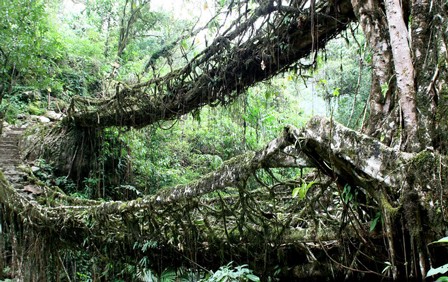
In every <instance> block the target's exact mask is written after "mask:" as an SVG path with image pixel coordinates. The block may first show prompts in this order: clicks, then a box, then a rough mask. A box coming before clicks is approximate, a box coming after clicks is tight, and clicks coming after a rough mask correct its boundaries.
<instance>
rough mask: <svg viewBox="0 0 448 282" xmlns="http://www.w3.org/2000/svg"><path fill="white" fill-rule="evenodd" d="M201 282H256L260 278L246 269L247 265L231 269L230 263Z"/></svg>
mask: <svg viewBox="0 0 448 282" xmlns="http://www.w3.org/2000/svg"><path fill="white" fill-rule="evenodd" d="M200 281H201V282H238V281H253V282H258V281H260V278H259V277H258V276H256V275H255V274H253V273H252V270H250V269H249V268H247V264H243V265H240V266H236V267H232V262H230V263H229V264H227V265H225V266H221V267H220V268H219V269H218V271H216V272H215V273H213V275H211V276H210V277H208V278H205V279H202V280H200Z"/></svg>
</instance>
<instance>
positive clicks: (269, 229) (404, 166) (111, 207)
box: [0, 117, 448, 271]
mask: <svg viewBox="0 0 448 282" xmlns="http://www.w3.org/2000/svg"><path fill="white" fill-rule="evenodd" d="M447 164H448V159H447V157H446V156H442V155H439V154H438V153H436V152H432V151H430V150H426V151H423V152H420V153H418V154H414V153H404V152H400V151H398V150H395V149H394V148H390V147H387V146H385V145H383V144H382V143H380V142H379V141H377V140H375V139H373V138H370V137H368V136H366V135H362V134H361V133H358V132H355V131H353V130H351V129H348V128H346V127H344V126H342V125H339V124H337V123H334V122H333V121H332V120H329V119H326V118H321V117H315V118H313V119H312V120H311V121H310V122H309V123H308V124H307V125H306V126H305V127H304V128H301V129H297V128H294V127H293V126H287V127H285V130H284V132H283V134H282V135H281V136H280V137H279V138H277V139H275V140H273V141H271V142H270V143H269V144H268V145H267V146H266V147H265V148H264V149H263V150H260V151H258V152H256V153H248V154H245V155H241V156H238V157H235V158H233V159H231V160H229V161H227V162H225V163H224V164H223V165H222V166H221V167H220V168H219V169H217V170H216V171H215V172H212V173H210V174H208V175H206V176H204V177H203V178H201V179H199V180H197V181H195V182H193V183H190V184H187V185H179V186H176V187H174V188H172V189H166V190H163V191H161V192H160V193H158V194H157V195H154V196H146V197H143V198H139V199H136V200H133V201H127V202H122V201H114V202H99V201H92V200H82V199H76V198H71V197H68V196H66V195H64V194H62V193H60V192H55V191H54V190H52V189H50V188H46V187H42V188H43V189H44V191H45V192H44V194H43V196H41V197H40V198H38V199H37V201H34V200H29V199H28V198H26V197H24V196H23V195H22V194H20V193H18V192H17V190H15V189H14V187H12V186H11V185H9V184H8V183H7V181H6V180H5V179H4V177H1V179H0V187H1V189H0V200H1V203H2V205H3V206H4V207H6V208H7V209H8V210H10V211H11V212H13V213H14V214H16V215H18V216H19V217H20V218H22V221H23V222H24V224H26V225H28V226H30V227H32V228H34V229H35V230H36V231H40V232H45V233H46V234H53V236H57V237H58V238H59V239H60V240H61V241H62V242H65V243H71V244H77V245H79V244H84V245H86V244H87V245H88V244H93V245H95V244H101V245H102V244H107V245H109V246H112V248H114V247H113V246H115V247H117V246H120V247H119V248H118V249H119V250H122V251H123V252H128V253H129V252H132V251H134V250H133V246H134V243H135V242H157V243H158V244H159V245H164V246H170V249H172V250H175V251H176V252H179V253H181V254H183V255H184V256H186V257H188V258H189V259H195V258H196V259H197V258H198V257H197V254H198V252H199V250H200V252H201V254H202V255H203V257H207V256H209V257H213V256H217V255H219V254H221V256H222V257H221V260H225V259H224V257H226V258H227V259H230V257H228V256H232V257H233V259H237V258H238V257H239V256H240V255H242V256H245V257H244V259H248V258H247V254H248V253H249V254H250V256H253V258H252V259H253V261H255V263H260V264H261V265H265V266H266V265H276V264H278V263H279V261H276V258H277V259H279V258H278V256H277V255H275V253H276V252H277V251H278V250H279V249H280V248H281V246H283V247H284V246H287V245H293V246H296V247H297V248H299V249H300V250H302V251H301V253H302V255H304V254H305V255H304V258H303V261H302V263H303V264H307V263H308V262H309V261H307V259H306V254H309V255H310V256H311V257H315V253H314V254H313V252H316V251H315V249H316V246H314V247H309V246H308V247H306V246H307V245H306V244H308V242H322V246H324V245H325V244H327V243H325V242H337V241H334V240H337V239H338V238H340V236H341V233H340V230H339V228H340V226H341V222H344V218H343V217H342V214H343V208H342V206H339V208H338V206H336V207H335V204H334V202H335V201H338V199H337V198H335V197H336V196H335V194H336V195H337V193H334V191H331V190H332V189H329V187H334V186H330V185H329V184H330V183H329V182H328V181H327V182H326V183H325V181H324V183H322V182H319V181H318V180H317V179H316V182H319V183H316V184H315V186H316V187H315V188H313V189H312V190H313V191H312V192H310V193H309V195H308V196H307V201H302V202H299V203H298V202H297V199H292V198H291V190H292V188H294V187H295V186H297V185H299V186H300V183H302V182H300V181H297V180H296V179H292V180H290V181H283V182H282V181H279V182H277V184H274V185H267V184H265V183H263V182H261V181H260V180H259V178H258V176H257V174H258V173H260V171H267V172H270V168H281V167H310V166H313V167H316V168H318V169H319V170H320V171H321V172H323V173H325V174H326V175H328V176H329V177H330V179H331V181H330V182H332V181H335V182H337V183H338V185H339V187H343V186H344V185H350V186H351V187H353V189H357V190H359V191H360V192H362V193H363V194H365V195H366V197H369V198H370V199H372V201H373V203H375V205H376V206H377V211H381V212H382V213H383V216H384V217H385V219H386V220H385V224H386V225H390V226H386V228H385V233H386V234H385V236H386V238H387V240H388V244H389V245H390V246H389V247H390V248H392V250H395V248H396V245H395V244H396V241H395V239H394V234H393V233H394V231H393V230H394V229H393V228H392V227H394V226H395V224H396V222H397V221H399V219H405V220H406V222H409V224H406V225H405V226H406V228H407V230H408V231H407V234H411V237H412V238H414V239H415V240H416V242H417V241H418V240H420V241H421V242H420V243H418V244H420V245H421V244H423V243H427V242H428V241H430V240H433V239H434V238H437V236H439V235H440V236H441V235H443V232H444V230H446V217H445V215H446V214H447V212H448V211H447V210H446V206H443V205H442V203H443V202H444V200H446V199H447V197H448V195H447V191H446V189H442V187H446V185H447V184H448V183H447V177H448V175H447V172H446V170H443V171H442V170H441V167H442V166H446V165H447ZM251 177H253V178H255V179H256V180H257V181H260V184H262V186H263V188H258V189H256V190H253V188H250V186H249V185H247V182H248V179H250V178H251ZM428 182H432V183H436V184H437V185H433V186H432V187H439V188H434V190H430V191H428V189H427V185H426V183H428ZM319 188H320V189H319ZM413 193H418V194H420V195H422V197H420V199H422V200H421V202H416V201H414V200H413V199H415V198H416V197H413V196H412V194H413ZM372 201H371V202H372ZM326 202H328V204H325V203H326ZM325 205H326V206H325ZM370 205H372V204H370ZM324 206H325V207H324ZM436 210H439V211H440V212H436ZM402 211H404V213H401V212H402ZM423 216H425V218H423ZM357 220H358V223H357V224H355V223H352V222H349V223H348V225H347V228H346V229H347V230H351V231H347V235H346V236H349V237H353V238H357V239H355V240H360V241H361V242H365V243H363V244H367V243H366V242H367V241H368V240H370V239H369V237H370V236H373V234H372V233H369V225H370V222H371V220H372V218H371V217H369V216H367V217H361V216H360V217H359V218H358V219H357ZM425 221H426V222H429V225H428V226H427V227H425V228H431V229H432V231H433V232H432V233H431V234H433V235H434V238H430V237H429V236H428V237H426V238H421V237H419V236H420V235H419V234H420V233H419V232H421V229H422V222H425ZM300 222H306V224H307V225H304V226H302V225H301V223H300ZM313 222H314V223H313ZM444 222H445V223H444ZM321 223H322V224H323V225H322V224H321ZM299 226H302V227H299ZM355 231H356V232H355ZM355 234H357V235H355ZM422 240H423V241H422ZM329 244H332V243H329ZM367 245H368V244H367ZM123 246H127V247H126V248H127V251H125V250H124V249H125V247H123ZM262 246H265V247H262ZM283 247H282V248H283ZM220 248H226V249H228V250H229V251H230V252H231V253H233V254H223V252H222V249H220ZM266 248H268V249H266ZM313 248H314V251H312V250H313ZM318 249H321V250H322V248H321V247H318ZM241 250H246V251H241ZM249 250H250V251H249ZM310 252H311V253H310ZM242 253H244V255H243V254H242ZM268 253H269V254H271V255H270V256H266V254H268ZM193 254H196V255H193ZM238 254H239V255H238ZM379 255H381V254H379ZM260 258H262V260H264V261H263V263H261V262H260ZM384 259H387V257H386V258H377V260H380V261H384ZM267 260H268V261H267ZM204 263H205V262H204ZM266 263H268V264H266ZM406 265H407V261H403V260H402V259H400V258H399V256H397V257H396V260H395V261H394V262H393V266H394V267H397V268H400V267H401V269H403V268H405V267H407V266H406ZM336 266H338V265H336ZM365 270H366V271H367V270H369V269H365ZM369 271H370V270H369Z"/></svg>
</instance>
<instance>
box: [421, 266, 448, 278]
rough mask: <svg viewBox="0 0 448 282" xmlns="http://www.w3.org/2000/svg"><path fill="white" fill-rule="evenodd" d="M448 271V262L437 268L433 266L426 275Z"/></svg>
mask: <svg viewBox="0 0 448 282" xmlns="http://www.w3.org/2000/svg"><path fill="white" fill-rule="evenodd" d="M447 272H448V263H447V264H445V265H442V266H440V267H437V268H431V269H430V270H429V271H428V273H427V274H426V277H429V276H433V275H436V274H445V273H447Z"/></svg>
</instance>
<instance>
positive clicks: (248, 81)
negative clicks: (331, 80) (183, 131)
mask: <svg viewBox="0 0 448 282" xmlns="http://www.w3.org/2000/svg"><path fill="white" fill-rule="evenodd" d="M259 2H260V3H262V4H261V5H260V6H259V7H258V8H256V9H255V10H254V11H250V10H246V11H245V12H244V11H240V14H242V15H240V17H241V18H239V20H238V21H235V22H234V23H233V24H232V26H231V27H230V28H229V29H227V28H226V29H227V30H226V32H225V33H224V34H222V35H221V36H219V37H218V38H216V39H215V40H214V41H213V42H212V43H211V44H210V46H208V47H207V48H206V49H205V50H204V51H203V52H201V53H200V54H199V55H197V56H195V57H194V58H193V59H191V60H187V64H186V65H185V67H183V68H180V69H177V70H174V71H172V72H170V73H168V74H166V75H165V76H161V77H157V78H154V79H151V80H149V81H147V82H144V83H140V84H136V85H130V86H126V85H124V84H122V85H121V86H120V87H119V90H117V93H116V94H115V96H114V97H112V98H110V99H108V100H94V99H86V98H83V97H76V98H74V99H73V100H72V105H71V107H70V108H71V110H70V115H69V116H68V117H67V118H66V120H65V121H66V122H69V123H71V122H73V123H74V124H75V126H76V127H78V128H92V127H93V128H104V127H110V126H135V127H143V126H146V125H149V124H153V123H155V122H158V121H160V120H170V119H176V118H177V117H180V116H181V115H184V114H186V113H190V112H192V111H194V110H197V109H199V108H201V107H203V106H205V105H215V106H216V105H219V104H226V103H230V102H231V101H233V100H234V99H235V98H236V97H238V96H239V95H240V94H241V93H244V91H245V89H247V88H248V87H249V86H251V85H253V84H255V83H257V82H260V81H263V80H266V79H269V78H271V77H273V76H274V75H276V74H278V73H281V72H283V71H285V70H287V69H289V68H292V67H294V66H295V67H300V63H299V62H298V60H299V59H301V58H304V57H306V56H308V55H309V54H310V53H312V52H315V51H317V49H318V48H323V47H324V46H325V43H326V42H328V41H329V40H330V39H332V38H334V37H335V36H336V35H338V34H339V33H340V32H341V31H342V30H345V29H346V28H347V25H348V24H350V23H351V22H352V21H354V20H355V19H356V18H355V15H354V12H353V8H352V6H351V3H350V1H349V0H342V1H318V4H317V5H316V8H315V10H310V9H303V10H302V9H300V8H299V7H300V6H299V5H304V3H302V4H298V3H296V4H291V6H282V5H281V4H279V3H281V1H274V0H269V1H259ZM291 2H296V1H291ZM296 5H297V6H296ZM249 11H250V12H249ZM314 19H315V21H314ZM255 23H257V24H255ZM248 35H250V38H249V39H247V37H248ZM313 47H314V48H313ZM313 63H314V62H311V64H313Z"/></svg>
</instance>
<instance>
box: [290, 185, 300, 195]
mask: <svg viewBox="0 0 448 282" xmlns="http://www.w3.org/2000/svg"><path fill="white" fill-rule="evenodd" d="M299 191H300V187H296V188H294V190H292V197H293V198H296V197H297V195H298V194H299Z"/></svg>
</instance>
